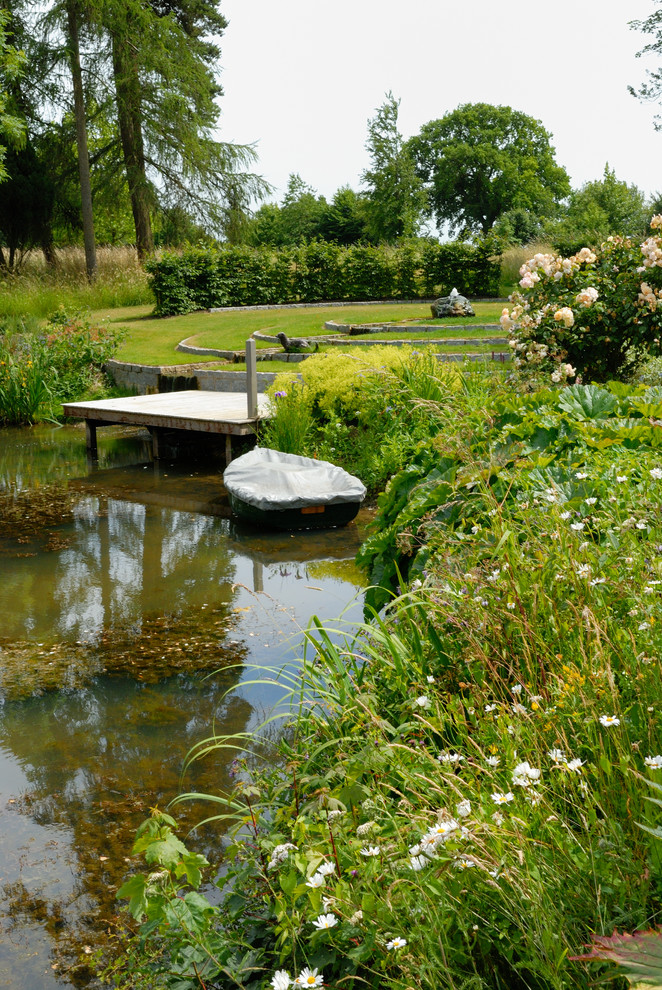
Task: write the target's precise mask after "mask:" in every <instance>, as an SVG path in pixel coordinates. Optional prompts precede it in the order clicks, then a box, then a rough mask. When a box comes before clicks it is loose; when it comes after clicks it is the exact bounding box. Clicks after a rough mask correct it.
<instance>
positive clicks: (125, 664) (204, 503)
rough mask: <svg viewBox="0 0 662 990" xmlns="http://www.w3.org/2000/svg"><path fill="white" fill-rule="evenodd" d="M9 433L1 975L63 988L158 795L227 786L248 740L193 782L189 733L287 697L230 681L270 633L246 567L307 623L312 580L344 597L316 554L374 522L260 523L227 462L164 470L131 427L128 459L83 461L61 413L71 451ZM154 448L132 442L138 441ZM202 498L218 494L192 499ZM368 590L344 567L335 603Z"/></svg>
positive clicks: (347, 548)
mask: <svg viewBox="0 0 662 990" xmlns="http://www.w3.org/2000/svg"><path fill="white" fill-rule="evenodd" d="M53 432H54V431H53ZM27 434H29V436H27V439H25V437H26V435H27ZM6 436H7V437H8V438H9V442H8V443H4V444H3V445H2V449H1V450H0V561H1V566H2V575H3V580H2V582H1V583H0V678H1V680H0V705H1V706H2V719H1V721H0V782H1V785H0V786H1V790H0V794H1V797H2V801H1V802H0V856H1V857H2V862H3V871H2V881H1V883H2V886H0V925H1V926H2V928H3V930H4V931H5V932H6V933H8V935H9V938H8V939H5V940H1V939H0V985H2V984H3V983H4V982H5V977H6V974H10V975H9V976H7V979H9V980H10V985H11V986H12V988H13V990H27V988H28V987H29V988H30V990H54V988H55V987H56V986H59V987H61V986H62V985H63V983H62V981H64V983H65V985H66V984H71V983H72V982H75V983H77V984H78V985H82V984H84V983H86V982H88V981H89V978H90V971H89V970H88V969H87V968H86V966H85V962H84V961H85V959H86V958H87V956H86V953H85V951H84V947H88V948H90V949H92V950H94V949H95V947H96V946H97V945H100V944H102V943H103V942H104V940H105V939H106V935H107V931H108V930H111V931H112V928H113V925H114V920H113V919H114V917H115V915H116V904H115V891H116V889H117V887H118V886H119V885H120V884H121V882H122V881H123V879H124V877H125V876H126V873H127V871H128V870H130V868H131V865H130V862H128V861H127V857H128V855H129V851H130V848H131V844H132V839H133V834H134V832H135V829H136V827H137V825H138V824H139V823H140V821H141V820H142V819H143V818H144V817H145V816H146V814H147V813H148V811H149V808H150V807H153V806H156V805H159V806H160V807H162V808H163V807H165V806H166V805H167V803H168V802H169V801H170V800H171V799H172V798H173V797H175V796H176V795H177V794H178V793H179V792H180V791H181V790H182V789H186V790H195V791H202V792H211V793H213V792H218V791H222V790H225V789H226V788H228V787H229V785H230V778H229V775H228V774H229V769H230V768H229V766H228V763H229V761H230V760H231V759H232V757H233V755H235V754H233V753H231V754H230V755H229V756H228V757H227V758H226V757H224V755H223V753H222V752H220V753H217V754H214V756H213V757H212V758H211V759H208V760H205V761H202V762H200V763H196V764H194V765H193V766H192V768H191V771H190V774H188V775H187V779H186V781H185V782H184V783H182V781H181V778H180V774H181V767H182V765H183V761H184V757H185V755H186V753H187V751H188V749H189V748H190V747H191V746H193V745H194V744H195V743H197V742H199V741H200V740H201V739H203V738H205V737H206V736H208V735H209V733H210V730H211V729H212V727H215V728H216V730H217V731H218V732H221V733H228V732H235V731H237V732H238V731H244V730H245V729H247V728H248V727H249V726H250V725H251V724H254V723H255V712H254V708H253V705H256V704H259V705H262V704H265V705H268V704H269V703H270V701H272V700H273V699H270V698H268V697H260V696H259V694H256V695H249V699H250V700H246V698H245V697H244V696H242V694H237V693H231V694H230V695H229V696H227V695H226V692H227V691H228V689H229V688H231V687H233V686H234V685H236V684H237V683H238V682H239V681H240V679H241V677H242V664H243V663H244V662H245V660H246V659H248V658H251V659H253V660H255V659H256V658H259V659H261V658H262V654H261V653H260V650H262V652H263V653H264V650H266V648H267V645H268V644H267V643H265V642H264V639H266V638H267V634H266V633H265V632H264V628H265V623H264V621H263V618H260V617H259V616H257V615H255V616H250V614H248V613H249V610H250V607H251V606H247V605H246V595H244V598H243V599H242V603H243V604H242V605H241V607H237V595H238V594H240V593H241V592H240V591H238V587H237V586H239V587H240V588H242V589H243V591H244V592H245V591H246V590H247V589H248V591H249V592H258V593H259V592H261V591H262V588H263V587H264V589H265V595H264V596H259V595H258V596H253V597H260V598H261V599H263V600H266V599H269V597H270V595H271V596H273V598H272V599H270V600H272V601H273V600H274V599H275V598H278V599H279V600H280V602H285V603H286V605H287V608H286V607H285V606H283V607H279V608H280V611H281V612H286V611H287V612H288V615H287V616H280V617H279V618H278V619H277V621H276V623H275V625H274V630H275V632H276V633H277V634H278V635H280V636H281V640H285V639H286V637H288V636H289V635H290V634H291V632H292V626H291V625H290V626H289V627H286V622H289V621H290V620H291V619H292V618H294V617H295V616H294V612H295V609H294V606H296V609H298V610H299V611H298V612H297V613H296V614H297V616H298V621H300V622H304V623H305V621H306V620H307V618H308V616H309V614H310V612H312V611H313V609H315V608H316V606H317V601H316V602H315V605H312V604H311V605H307V604H306V602H307V599H306V595H308V596H309V598H310V596H311V595H313V596H314V594H315V592H318V591H321V590H322V589H324V591H325V594H324V604H325V605H326V606H327V607H328V608H332V607H333V608H335V606H333V602H334V601H335V600H336V599H335V598H334V595H336V594H337V590H335V591H334V590H333V589H334V580H333V578H330V579H329V580H325V579H324V578H317V577H315V578H314V584H315V587H312V588H309V589H308V590H307V591H306V590H305V589H304V587H303V586H304V585H305V584H306V580H308V581H310V580H311V579H310V577H308V574H309V573H310V574H311V575H312V573H313V571H312V568H313V564H312V562H313V561H319V560H320V559H328V558H329V557H341V558H343V557H344V558H351V556H352V555H353V553H354V551H355V549H356V545H357V542H358V539H357V537H356V534H355V532H350V531H347V532H346V533H345V534H342V535H340V537H339V534H337V533H336V534H333V535H329V536H326V535H322V534H315V535H314V536H313V537H311V538H309V539H307V540H306V538H305V537H304V538H302V540H301V541H298V540H297V541H292V540H291V539H290V537H289V535H288V534H285V535H284V536H282V537H280V538H274V539H271V538H267V537H265V538H260V539H256V537H255V534H254V533H244V532H242V531H241V529H237V527H235V526H234V525H233V524H231V523H230V520H229V519H228V518H227V506H224V505H223V504H220V498H219V474H218V471H217V470H209V469H206V473H205V471H201V470H200V469H199V468H196V469H192V468H188V467H187V468H186V469H185V471H184V472H183V473H182V471H178V470H177V468H172V469H168V470H167V471H164V470H163V469H162V473H161V475H158V474H157V472H155V471H153V469H152V467H151V466H150V465H136V464H133V465H131V464H130V460H131V458H130V457H129V455H128V454H127V449H126V445H125V444H124V443H122V444H120V445H119V446H118V448H117V450H118V454H117V462H116V463H117V464H119V465H120V467H115V468H113V469H112V470H111V471H108V472H103V471H94V472H92V473H90V474H89V475H86V476H85V477H84V478H81V475H82V474H84V471H83V467H82V463H81V450H83V451H84V446H83V438H82V435H81V434H80V432H79V433H78V434H77V435H76V436H75V443H74V439H72V431H70V430H69V431H67V430H66V429H65V430H63V431H61V432H60V439H61V446H60V448H59V453H58V448H57V444H56V442H55V440H53V438H52V437H50V436H49V440H48V443H47V444H46V450H45V451H43V450H41V448H40V447H39V444H38V443H37V442H36V441H35V437H34V436H33V435H32V434H30V433H29V431H26V432H21V431H14V433H12V432H11V431H9V433H8V434H7V435H6ZM12 437H13V438H15V441H16V442H15V443H14V448H16V449H14V448H12V442H14V441H13V440H12ZM5 439H6V437H5V435H4V434H3V440H5ZM72 445H73V446H72ZM70 446H72V450H75V455H74V454H71V451H70V450H69V447H70ZM12 449H14V455H15V456H14V462H12V461H11V456H12ZM141 451H142V447H141V442H136V446H135V449H134V453H133V458H134V461H135V460H136V459H139V458H140V456H142V453H141ZM107 452H108V447H107V450H106V454H107ZM70 455H71V457H72V460H71V461H68V460H67V458H69V457H70ZM83 462H84V458H83ZM121 465H127V466H125V467H121ZM110 466H111V467H112V460H111V464H110ZM40 472H41V473H40ZM74 477H77V479H78V480H76V481H75V483H74V482H73V481H72V479H73V478H74ZM111 482H112V484H111ZM192 498H194V499H195V500H197V501H195V507H201V508H202V509H203V510H204V511H199V512H191V511H183V510H182V509H181V508H177V507H178V506H188V505H189V503H190V502H191V499H192ZM302 562H303V563H302ZM279 571H280V573H279ZM286 572H289V573H290V576H286ZM294 572H296V573H295V576H292V575H293V574H294ZM244 585H245V586H246V587H244ZM337 587H338V582H337V581H335V588H336V589H337ZM288 589H289V590H288ZM354 591H355V586H353V585H352V584H350V583H348V584H347V585H346V587H345V586H343V591H342V593H341V595H340V598H341V602H340V604H339V606H338V611H337V612H335V611H334V612H333V613H332V614H338V612H340V610H341V609H342V607H343V605H344V603H345V602H347V601H348V600H349V599H350V598H351V597H352V595H353V594H354ZM288 595H289V597H288ZM249 597H250V596H249ZM308 608H310V611H307V612H306V614H305V615H304V614H301V613H302V612H303V611H306V610H307V609H308ZM289 610H291V612H292V614H290V611H289ZM323 617H324V616H323ZM279 626H280V627H282V629H281V628H278V627H279ZM272 632H273V630H272ZM247 637H253V638H252V639H248V638H247ZM257 637H260V640H258V638H257ZM269 638H270V639H271V634H269ZM248 644H250V649H249V645H248ZM288 652H289V648H288V647H286V646H284V645H283V644H282V642H281V645H280V646H279V647H278V646H276V647H275V648H274V649H273V650H272V652H271V653H270V655H269V657H270V662H273V663H274V665H280V663H282V662H283V659H284V657H285V656H286V655H287V654H288ZM212 671H214V672H215V673H213V674H211V676H208V677H206V676H205V675H207V674H209V673H210V672H212ZM206 813H207V811H206V809H201V808H200V807H199V806H198V807H190V806H187V805H180V806H179V807H178V808H177V811H176V817H177V819H178V820H179V822H180V823H181V825H182V827H183V829H184V831H187V830H188V829H189V828H191V827H193V826H194V825H195V824H196V822H197V821H199V820H200V819H202V818H203V817H205V814H206ZM220 833H221V829H220V828H219V826H217V825H215V826H213V827H211V826H209V827H206V828H201V829H197V830H196V832H195V839H194V840H193V842H192V843H191V844H193V843H195V844H196V848H197V849H198V850H199V851H201V852H203V853H205V854H206V855H208V856H209V858H210V859H211V860H212V861H218V859H219V849H220V846H221V845H222V835H221V834H220ZM81 960H82V963H81ZM52 967H56V968H55V969H53V968H52Z"/></svg>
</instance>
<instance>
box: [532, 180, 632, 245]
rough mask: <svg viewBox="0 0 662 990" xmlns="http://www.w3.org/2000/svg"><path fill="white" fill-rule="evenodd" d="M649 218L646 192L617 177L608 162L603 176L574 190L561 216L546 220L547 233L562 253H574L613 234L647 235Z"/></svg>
mask: <svg viewBox="0 0 662 990" xmlns="http://www.w3.org/2000/svg"><path fill="white" fill-rule="evenodd" d="M649 219H650V211H649V209H648V207H647V204H646V201H645V196H644V193H643V192H642V191H641V190H640V189H637V187H636V186H634V185H628V184H627V182H622V181H620V180H619V179H617V178H616V175H615V173H614V170H613V169H610V168H609V165H608V164H607V165H605V170H604V176H603V178H602V179H601V180H599V181H595V182H586V183H584V185H583V186H582V187H581V189H576V190H573V191H572V192H571V194H570V197H569V199H568V202H567V205H565V206H564V208H563V213H562V216H561V218H560V219H559V220H558V221H556V222H552V223H548V224H545V235H546V237H547V238H548V239H549V240H550V241H551V242H552V243H553V245H554V248H555V250H556V251H558V252H559V253H561V254H574V253H575V252H576V251H578V250H579V249H580V248H581V247H583V246H584V245H586V244H589V245H598V244H600V243H601V242H602V241H603V240H605V239H606V238H607V237H609V235H610V234H620V235H621V236H623V237H628V236H629V237H639V236H645V234H646V230H647V227H648V222H649ZM530 239H531V238H530ZM568 248H570V250H568Z"/></svg>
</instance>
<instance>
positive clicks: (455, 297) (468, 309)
mask: <svg viewBox="0 0 662 990" xmlns="http://www.w3.org/2000/svg"><path fill="white" fill-rule="evenodd" d="M430 309H431V310H432V315H433V316H434V318H435V319H439V318H440V317H442V316H475V315H476V314H475V313H474V311H473V307H472V305H471V303H470V302H469V300H468V299H467V297H466V296H461V295H460V293H459V292H458V291H457V289H453V291H452V292H451V294H450V296H441V298H440V299H435V301H434V302H433V303H432V306H431V307H430Z"/></svg>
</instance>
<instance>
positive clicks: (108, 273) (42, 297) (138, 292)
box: [0, 247, 154, 319]
mask: <svg viewBox="0 0 662 990" xmlns="http://www.w3.org/2000/svg"><path fill="white" fill-rule="evenodd" d="M97 263H98V274H97V278H96V280H95V281H94V282H93V283H89V282H88V281H87V278H86V275H85V254H84V252H83V249H82V248H76V247H70V248H64V249H61V250H59V251H57V265H56V267H55V268H53V269H50V268H48V267H47V266H46V265H45V263H44V260H43V256H42V255H41V253H39V252H32V254H31V255H29V256H28V257H27V259H26V261H25V263H24V265H23V267H22V268H21V270H20V271H19V272H18V273H17V274H15V275H14V274H10V275H5V276H4V277H3V278H2V279H0V317H3V316H5V317H6V316H27V315H30V316H35V317H38V318H40V319H43V318H46V317H48V316H50V315H51V314H52V313H54V312H55V311H56V310H57V309H58V308H59V307H60V306H63V307H64V308H65V309H68V310H72V311H73V310H95V309H100V308H101V307H104V308H111V307H118V306H136V305H140V304H146V303H151V304H152V305H153V300H154V297H153V295H152V292H151V289H150V288H149V285H148V283H147V276H146V274H145V272H144V270H143V269H142V268H141V266H140V265H139V264H138V258H137V255H136V252H135V249H134V248H130V247H123V248H118V247H111V248H103V247H101V248H97Z"/></svg>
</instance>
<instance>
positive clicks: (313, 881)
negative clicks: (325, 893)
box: [306, 873, 326, 890]
mask: <svg viewBox="0 0 662 990" xmlns="http://www.w3.org/2000/svg"><path fill="white" fill-rule="evenodd" d="M325 883H326V879H325V877H324V874H323V873H313V875H312V877H310V878H309V879H308V880H306V887H312V888H313V890H315V889H316V888H317V887H323V886H324V884H325Z"/></svg>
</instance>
